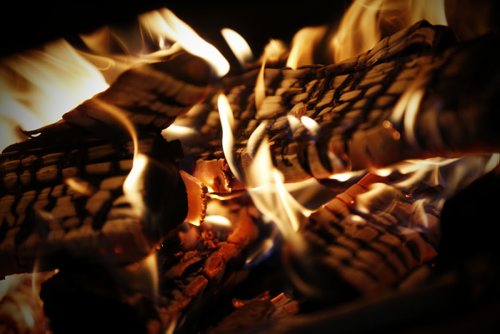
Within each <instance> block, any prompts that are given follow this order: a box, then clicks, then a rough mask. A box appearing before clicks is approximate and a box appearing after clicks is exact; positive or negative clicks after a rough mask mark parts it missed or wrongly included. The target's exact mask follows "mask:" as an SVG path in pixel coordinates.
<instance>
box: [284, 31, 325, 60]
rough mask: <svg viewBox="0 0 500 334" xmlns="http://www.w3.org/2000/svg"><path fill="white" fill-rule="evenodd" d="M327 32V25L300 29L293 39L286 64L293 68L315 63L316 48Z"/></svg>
mask: <svg viewBox="0 0 500 334" xmlns="http://www.w3.org/2000/svg"><path fill="white" fill-rule="evenodd" d="M325 34H326V27H306V28H303V29H301V30H299V31H298V32H297V33H296V34H295V36H294V37H293V40H292V48H291V50H290V54H289V55H288V59H287V61H286V66H287V67H290V68H292V69H296V68H297V67H300V66H303V65H311V64H314V50H315V48H316V46H317V45H318V44H319V43H320V42H321V40H322V39H323V37H324V36H325Z"/></svg>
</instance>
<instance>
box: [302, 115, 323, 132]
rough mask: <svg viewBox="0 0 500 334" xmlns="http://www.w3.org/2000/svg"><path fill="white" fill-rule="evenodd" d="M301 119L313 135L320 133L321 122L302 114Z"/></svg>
mask: <svg viewBox="0 0 500 334" xmlns="http://www.w3.org/2000/svg"><path fill="white" fill-rule="evenodd" d="M300 121H301V122H302V124H304V126H305V127H306V129H307V130H309V132H310V133H311V134H312V135H313V136H316V135H317V134H318V132H319V124H318V123H317V122H316V121H315V120H314V119H312V118H311V117H307V116H302V117H301V118H300Z"/></svg>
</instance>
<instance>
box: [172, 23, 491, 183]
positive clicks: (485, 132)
mask: <svg viewBox="0 0 500 334" xmlns="http://www.w3.org/2000/svg"><path fill="white" fill-rule="evenodd" d="M494 41H497V42H498V37H497V36H489V37H483V38H481V39H478V40H476V41H474V42H471V43H467V44H459V45H458V46H457V43H456V41H455V40H454V37H453V36H452V33H451V31H450V30H449V29H448V28H446V27H442V26H431V25H429V24H428V23H426V22H420V23H417V24H415V25H414V26H412V27H410V28H408V29H405V30H402V31H400V32H398V33H396V34H394V35H392V36H390V37H387V38H385V39H383V40H381V41H380V42H379V43H377V44H376V45H375V47H374V48H373V49H372V50H370V51H368V52H366V53H364V54H361V55H359V56H358V57H355V58H352V59H347V60H344V61H342V62H340V63H337V64H333V65H328V66H319V65H315V66H305V67H302V68H299V69H296V70H293V69H274V68H267V69H266V70H265V72H264V78H265V82H266V97H265V99H264V100H263V102H262V105H261V106H260V107H259V108H257V107H256V106H255V93H254V87H255V81H256V78H257V75H258V70H254V71H253V72H248V73H246V74H244V75H242V76H240V77H237V78H228V79H227V80H225V81H224V86H225V87H226V90H225V91H226V94H227V96H228V99H229V102H230V104H231V107H232V109H233V112H234V118H235V129H234V134H235V137H236V138H235V146H234V152H235V156H236V160H237V161H236V164H237V165H239V167H240V169H241V168H244V167H246V165H247V164H248V163H249V161H250V160H251V159H250V158H249V157H250V156H251V155H252V153H254V152H251V151H252V149H253V148H255V147H252V148H250V152H249V151H248V149H247V144H248V142H249V139H250V136H251V134H252V133H253V132H254V130H255V129H256V128H257V127H258V126H259V125H261V124H262V123H264V122H266V123H267V126H266V128H265V131H263V132H262V133H263V134H267V136H268V137H269V139H270V144H271V151H272V157H273V159H274V164H275V166H277V168H279V169H280V170H281V171H282V172H283V173H284V174H285V178H286V180H287V181H296V180H301V179H304V178H308V177H311V176H313V177H316V178H320V179H321V178H327V177H329V176H330V175H332V174H333V173H338V172H343V171H346V170H357V169H364V168H367V167H372V166H385V165H389V164H392V163H396V162H399V161H401V160H404V159H409V158H419V157H429V156H438V155H443V154H445V155H447V156H450V155H451V156H454V155H457V154H463V153H467V152H478V151H479V152H485V151H486V152H491V151H494V150H497V149H498V147H499V146H500V143H499V140H498V136H497V133H498V124H500V122H498V120H497V119H496V118H495V117H496V116H495V115H496V114H495V113H494V112H493V111H494V110H495V108H496V104H497V99H496V96H497V95H498V91H497V87H498V85H491V84H490V83H491V82H492V81H493V82H497V81H498V78H499V77H500V76H499V74H498V73H499V68H500V67H499V66H498V64H497V63H495V61H494V59H497V58H498V53H499V50H498V46H497V45H498V43H497V42H494ZM483 62H486V63H488V64H489V66H482V64H481V63H483ZM469 90H470V91H472V92H473V94H472V95H471V94H469ZM457 91H459V92H462V94H459V95H457V94H456V92H457ZM420 94H421V95H420ZM419 98H421V99H420V100H418V99H419ZM416 100H418V101H416ZM214 105H216V101H215V96H214V97H213V99H212V101H208V103H205V104H204V105H200V106H199V107H198V108H197V109H196V110H195V111H194V112H193V117H191V116H190V115H189V113H188V114H186V115H185V116H182V117H180V119H178V124H180V125H186V126H192V127H196V128H198V130H199V133H200V137H199V138H203V140H200V141H199V143H201V144H199V145H198V146H196V147H195V148H194V149H192V150H191V151H190V152H189V153H190V154H191V155H193V156H197V157H199V158H198V161H197V163H196V166H195V172H194V174H195V175H196V176H197V177H199V178H200V179H201V180H203V181H204V183H205V184H207V185H209V184H213V185H215V186H217V187H219V188H220V191H224V190H226V191H227V190H228V189H229V188H231V186H230V184H231V176H230V173H229V169H228V168H227V165H226V164H225V163H224V157H223V152H222V145H221V141H220V138H221V127H220V121H219V115H218V113H217V108H216V107H214ZM412 108H413V110H412ZM194 115H195V116H194ZM290 115H291V116H295V117H296V118H297V119H296V121H298V122H295V123H297V124H298V125H297V126H296V127H297V129H294V126H292V125H291V124H290V121H289V119H288V117H289V116H290ZM302 116H307V117H310V118H312V119H313V120H315V121H316V122H317V123H318V128H317V129H314V127H313V128H307V127H305V126H304V125H303V124H301V122H300V121H299V119H300V118H301V117H302ZM412 117H415V119H414V124H411V122H412ZM436 120H437V121H436ZM449 122H454V123H453V124H455V125H454V127H451V126H449V124H450V123H449ZM261 137H262V136H261ZM253 139H257V140H253V141H254V142H257V143H258V142H259V141H258V139H259V138H253ZM254 146H255V145H254ZM207 165H209V166H211V170H212V171H211V172H207V170H208V169H207Z"/></svg>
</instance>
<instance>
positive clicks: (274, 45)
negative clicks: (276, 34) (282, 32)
mask: <svg viewBox="0 0 500 334" xmlns="http://www.w3.org/2000/svg"><path fill="white" fill-rule="evenodd" d="M286 52H287V47H286V45H285V43H284V42H283V41H281V40H279V39H271V40H269V43H267V44H266V46H265V47H264V52H263V53H262V56H261V58H260V61H261V62H264V60H266V61H270V62H277V61H279V60H280V59H281V58H282V57H284V56H285V54H286Z"/></svg>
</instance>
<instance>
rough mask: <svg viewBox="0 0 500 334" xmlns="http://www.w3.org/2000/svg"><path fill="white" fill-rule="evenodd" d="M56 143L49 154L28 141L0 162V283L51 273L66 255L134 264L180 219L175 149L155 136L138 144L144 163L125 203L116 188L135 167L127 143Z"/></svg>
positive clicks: (183, 208)
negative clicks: (29, 274) (36, 272)
mask: <svg viewBox="0 0 500 334" xmlns="http://www.w3.org/2000/svg"><path fill="white" fill-rule="evenodd" d="M61 139H63V140H60V141H59V143H58V144H57V145H52V146H50V147H46V146H44V145H37V141H38V138H34V139H30V140H29V141H28V142H29V143H28V145H29V146H28V147H26V146H25V145H24V143H21V144H18V145H14V146H12V147H10V148H9V149H8V152H4V153H3V154H2V155H1V156H0V175H1V179H2V188H1V192H0V258H1V262H2V266H1V268H0V275H2V276H3V275H7V274H12V273H16V272H31V271H32V270H33V268H34V264H35V263H39V267H38V268H37V269H38V270H45V269H52V268H55V267H56V266H57V263H58V262H59V261H62V260H64V259H67V258H68V257H70V256H71V254H73V255H75V256H78V257H84V256H99V257H102V258H105V259H107V260H109V261H110V262H112V263H115V264H123V263H128V262H133V261H136V260H138V259H140V258H142V257H144V256H146V255H147V254H149V253H151V251H152V250H153V249H154V248H155V246H156V245H157V244H158V243H159V242H161V241H162V240H163V238H164V237H165V235H166V234H167V233H168V232H169V231H170V230H172V229H173V228H174V227H175V226H177V225H178V224H180V223H182V221H183V219H184V217H185V216H186V212H187V198H186V197H187V195H186V190H185V186H184V183H183V182H182V179H181V177H180V175H179V173H178V170H177V167H176V166H175V156H176V154H177V153H176V151H178V150H177V149H176V145H175V143H173V144H172V143H167V142H166V141H164V139H163V138H161V137H160V136H159V135H157V136H148V137H144V138H142V139H140V140H139V147H138V151H139V152H140V155H142V156H143V157H144V160H143V165H142V166H139V167H140V168H139V167H137V168H136V169H137V170H136V171H135V173H134V175H133V178H134V180H131V182H133V189H132V192H133V193H134V194H132V196H133V198H132V197H131V195H130V194H126V193H124V187H123V184H124V181H125V179H126V178H127V175H129V173H130V171H131V169H132V167H133V165H134V160H133V151H134V148H133V145H132V143H131V142H128V141H115V142H108V141H104V140H95V141H94V142H89V141H88V140H87V139H86V140H85V141H86V142H85V144H82V145H74V142H72V141H71V140H69V141H68V142H69V143H68V142H66V141H65V140H64V138H61ZM41 140H42V141H43V140H44V139H43V138H41ZM141 205H142V206H143V209H144V210H143V211H138V209H139V210H140V209H141V208H140V207H139V206H141Z"/></svg>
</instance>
